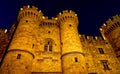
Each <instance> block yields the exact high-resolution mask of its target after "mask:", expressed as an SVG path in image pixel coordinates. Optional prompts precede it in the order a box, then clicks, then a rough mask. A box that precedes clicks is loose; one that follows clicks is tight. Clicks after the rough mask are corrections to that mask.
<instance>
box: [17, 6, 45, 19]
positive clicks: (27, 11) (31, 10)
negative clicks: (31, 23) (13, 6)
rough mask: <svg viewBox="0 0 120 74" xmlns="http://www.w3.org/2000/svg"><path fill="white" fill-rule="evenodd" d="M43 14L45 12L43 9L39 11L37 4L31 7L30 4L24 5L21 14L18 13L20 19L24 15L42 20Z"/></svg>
mask: <svg viewBox="0 0 120 74" xmlns="http://www.w3.org/2000/svg"><path fill="white" fill-rule="evenodd" d="M42 16H43V13H42V12H41V10H39V11H38V8H37V7H35V6H32V7H30V6H29V5H28V6H23V8H21V9H20V12H19V15H18V20H20V19H22V18H23V17H32V18H35V19H36V20H40V19H41V18H42Z"/></svg>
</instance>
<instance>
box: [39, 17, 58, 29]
mask: <svg viewBox="0 0 120 74" xmlns="http://www.w3.org/2000/svg"><path fill="white" fill-rule="evenodd" d="M39 26H49V27H53V26H57V27H58V26H59V25H58V24H57V21H56V20H55V18H52V19H48V18H46V17H45V19H44V20H43V21H42V22H41V24H40V25H39Z"/></svg>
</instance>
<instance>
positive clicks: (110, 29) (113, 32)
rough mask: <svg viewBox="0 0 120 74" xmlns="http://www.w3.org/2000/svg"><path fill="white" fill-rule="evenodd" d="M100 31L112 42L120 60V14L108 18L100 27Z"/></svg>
mask: <svg viewBox="0 0 120 74" xmlns="http://www.w3.org/2000/svg"><path fill="white" fill-rule="evenodd" d="M100 32H101V34H102V36H103V38H104V39H105V40H108V41H109V42H110V44H111V45H112V47H113V49H114V52H115V54H116V57H117V58H118V60H119V61H120V16H119V15H115V16H113V18H112V19H109V20H107V21H106V23H105V24H103V26H102V27H101V28H100Z"/></svg>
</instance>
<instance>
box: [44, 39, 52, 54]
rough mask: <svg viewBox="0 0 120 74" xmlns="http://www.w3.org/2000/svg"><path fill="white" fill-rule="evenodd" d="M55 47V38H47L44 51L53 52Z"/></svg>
mask: <svg viewBox="0 0 120 74" xmlns="http://www.w3.org/2000/svg"><path fill="white" fill-rule="evenodd" d="M52 49H53V40H52V39H50V38H48V39H46V40H45V45H44V51H50V52H52Z"/></svg>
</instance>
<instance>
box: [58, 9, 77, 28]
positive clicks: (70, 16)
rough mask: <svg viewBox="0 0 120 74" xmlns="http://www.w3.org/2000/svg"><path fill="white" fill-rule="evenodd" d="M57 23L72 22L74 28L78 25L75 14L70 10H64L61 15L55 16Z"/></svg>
mask: <svg viewBox="0 0 120 74" xmlns="http://www.w3.org/2000/svg"><path fill="white" fill-rule="evenodd" d="M57 17H58V21H59V23H64V22H65V21H68V20H69V21H70V20H71V21H73V22H74V23H75V24H76V26H77V25H78V17H77V14H75V12H74V11H72V10H70V11H68V10H64V11H62V13H61V12H60V13H59V15H57Z"/></svg>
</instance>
